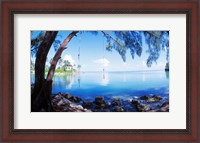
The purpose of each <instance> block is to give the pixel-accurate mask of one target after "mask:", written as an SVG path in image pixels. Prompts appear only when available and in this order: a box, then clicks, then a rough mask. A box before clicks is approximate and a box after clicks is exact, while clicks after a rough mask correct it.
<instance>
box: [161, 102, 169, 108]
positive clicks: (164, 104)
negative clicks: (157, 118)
mask: <svg viewBox="0 0 200 143" xmlns="http://www.w3.org/2000/svg"><path fill="white" fill-rule="evenodd" d="M167 105H168V106H169V102H164V103H163V104H162V105H161V107H165V106H167Z"/></svg>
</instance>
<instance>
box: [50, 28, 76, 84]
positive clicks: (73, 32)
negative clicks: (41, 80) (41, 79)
mask: <svg viewBox="0 0 200 143" xmlns="http://www.w3.org/2000/svg"><path fill="white" fill-rule="evenodd" d="M78 32H79V31H72V32H71V33H70V34H69V35H68V36H67V38H66V39H65V40H64V41H63V43H62V44H61V45H60V47H59V48H58V51H57V52H56V54H55V55H54V57H53V60H52V62H51V66H50V68H49V72H48V75H47V81H50V80H52V78H53V76H54V72H55V68H56V65H57V62H58V60H59V59H60V57H61V54H62V52H63V51H64V50H65V49H66V48H67V47H66V46H67V44H68V43H69V42H70V40H71V39H72V38H73V37H74V36H76V34H77V33H78Z"/></svg>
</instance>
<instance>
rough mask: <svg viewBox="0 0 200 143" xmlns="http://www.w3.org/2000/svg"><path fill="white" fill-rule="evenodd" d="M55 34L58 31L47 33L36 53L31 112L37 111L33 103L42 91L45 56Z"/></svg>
mask: <svg viewBox="0 0 200 143" xmlns="http://www.w3.org/2000/svg"><path fill="white" fill-rule="evenodd" d="M57 33H58V31H47V32H46V34H45V36H44V39H43V41H42V43H41V44H40V46H39V48H38V51H37V55H36V62H35V85H34V89H33V92H32V93H31V110H32V111H35V110H38V109H36V107H35V106H34V104H33V103H34V101H35V99H36V98H37V97H38V95H39V93H40V91H41V89H42V86H43V84H44V82H45V80H44V76H45V63H46V59H47V54H48V52H49V50H50V47H51V45H52V44H53V42H54V40H55V38H56V35H57Z"/></svg>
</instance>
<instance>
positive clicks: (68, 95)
mask: <svg viewBox="0 0 200 143" xmlns="http://www.w3.org/2000/svg"><path fill="white" fill-rule="evenodd" d="M63 97H65V98H67V99H70V98H71V97H72V95H71V94H70V93H66V94H63Z"/></svg>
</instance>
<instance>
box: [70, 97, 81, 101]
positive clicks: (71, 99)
mask: <svg viewBox="0 0 200 143" xmlns="http://www.w3.org/2000/svg"><path fill="white" fill-rule="evenodd" d="M69 100H70V101H72V102H75V103H79V102H80V101H81V98H80V97H78V96H71V97H70V98H69Z"/></svg>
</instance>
